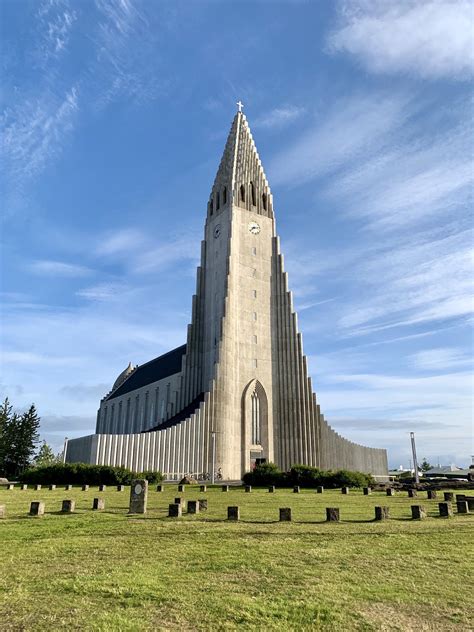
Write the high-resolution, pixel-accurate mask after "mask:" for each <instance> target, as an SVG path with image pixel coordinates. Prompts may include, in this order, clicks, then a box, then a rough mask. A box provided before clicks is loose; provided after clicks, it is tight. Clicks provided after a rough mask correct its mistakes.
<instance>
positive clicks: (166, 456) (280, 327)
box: [68, 104, 387, 480]
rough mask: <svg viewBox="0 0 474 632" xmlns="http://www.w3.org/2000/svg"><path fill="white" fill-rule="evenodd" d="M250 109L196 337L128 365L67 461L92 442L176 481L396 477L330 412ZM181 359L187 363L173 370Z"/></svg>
mask: <svg viewBox="0 0 474 632" xmlns="http://www.w3.org/2000/svg"><path fill="white" fill-rule="evenodd" d="M240 109H241V104H239V111H238V112H237V113H236V115H235V118H234V120H233V123H232V127H231V130H230V133H229V136H228V138H227V142H226V146H225V149H224V153H223V156H222V159H221V162H220V165H219V168H218V171H217V175H216V177H215V180H214V184H213V186H212V190H211V194H210V197H209V202H208V205H207V217H206V224H205V231H204V239H203V241H202V243H201V264H200V266H199V267H198V270H197V283H196V294H195V295H194V296H193V301H192V318H191V324H190V325H189V326H188V333H187V343H186V345H185V346H184V347H179V348H178V349H176V350H174V351H171V352H169V353H168V354H165V355H164V356H161V357H160V358H157V359H156V360H153V361H151V362H149V363H147V364H145V365H143V366H142V367H137V368H135V369H133V368H132V367H131V366H129V367H128V368H127V369H126V371H125V372H123V373H122V374H121V375H120V376H119V378H118V379H117V380H116V383H115V384H114V387H113V389H112V391H111V393H109V394H107V395H106V397H104V399H103V400H102V402H101V407H100V409H99V413H98V422H97V430H96V434H95V435H92V436H91V437H84V438H83V439H78V440H75V442H76V444H75V445H74V443H75V442H74V441H71V442H69V448H70V449H69V448H68V460H80V458H79V457H80V456H82V458H83V455H82V451H83V449H85V451H86V452H90V454H91V457H90V462H95V463H104V464H110V465H113V464H117V465H120V464H123V465H127V466H128V467H131V468H132V469H134V470H137V471H138V470H140V469H141V470H144V469H159V470H161V471H162V472H164V473H165V474H166V476H167V477H168V478H180V477H181V476H182V475H184V474H187V473H194V474H196V475H199V474H200V473H203V472H210V471H211V470H212V468H213V466H214V465H215V469H216V470H220V471H221V472H222V475H223V477H224V478H225V479H227V480H238V479H240V478H241V477H242V475H243V474H244V472H246V471H249V470H250V469H251V468H252V467H253V465H254V464H255V463H258V462H264V461H267V462H268V461H271V462H274V463H276V464H277V465H279V466H280V467H281V468H282V469H288V468H289V467H291V465H294V464H297V463H298V464H307V465H313V466H317V467H321V468H325V469H329V468H347V469H351V470H359V471H364V472H370V473H372V474H373V475H378V476H386V475H387V455H386V451H385V450H380V449H374V448H366V447H363V446H359V445H357V444H354V443H352V442H350V441H348V440H346V439H344V438H343V437H341V436H339V435H338V434H337V433H336V432H335V431H334V430H333V429H332V428H331V427H330V426H329V425H328V424H327V422H326V421H325V419H324V416H323V415H322V414H321V412H320V408H319V405H318V404H317V401H316V395H315V394H314V392H313V388H312V383H311V378H310V376H309V374H308V367H307V360H306V357H305V355H304V353H303V342H302V336H301V333H300V332H299V330H298V321H297V315H296V313H295V311H294V309H293V301H292V295H291V292H290V291H289V288H288V278H287V274H286V272H285V270H284V263H283V255H282V254H281V252H280V243H279V238H278V237H277V233H276V226H275V216H274V208H273V198H272V194H271V191H270V187H269V184H268V181H267V178H266V176H265V173H264V170H263V167H262V163H261V161H260V158H259V155H258V153H257V149H256V147H255V143H254V140H253V137H252V134H251V132H250V128H249V125H248V122H247V119H246V117H245V116H244V114H243V113H242V112H241V111H240ZM179 359H181V360H180V362H181V366H180V370H178V368H169V367H170V366H171V365H172V364H173V363H174V366H176V362H177V361H179ZM140 376H141V377H140ZM117 384H118V386H117ZM171 388H172V389H173V393H172V394H171V393H170V389H171ZM165 390H166V400H164V399H163V397H164V395H163V393H164V392H165ZM132 393H133V396H131V394H132ZM150 393H151V395H150ZM153 393H154V398H155V400H156V405H155V406H154V407H153V405H151V406H150V405H149V402H150V399H151V398H153ZM160 393H161V397H162V399H161V400H160ZM140 398H141V399H140ZM141 400H143V401H142V403H141V404H140V401H141ZM171 400H173V401H171ZM160 402H161V411H163V410H165V411H167V412H166V413H165V414H164V415H163V412H162V414H161V416H160V414H158V411H159V410H160ZM165 402H166V405H165ZM170 406H171V408H170ZM117 411H120V412H119V413H117ZM123 411H126V413H124V412H123ZM119 417H120V420H119ZM84 440H88V443H87V445H86V444H80V443H77V442H80V441H84ZM71 444H72V447H71Z"/></svg>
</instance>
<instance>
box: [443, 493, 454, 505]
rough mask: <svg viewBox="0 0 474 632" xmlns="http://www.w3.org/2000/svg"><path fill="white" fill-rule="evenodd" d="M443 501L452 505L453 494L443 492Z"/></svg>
mask: <svg viewBox="0 0 474 632" xmlns="http://www.w3.org/2000/svg"><path fill="white" fill-rule="evenodd" d="M444 500H445V501H446V502H447V503H452V502H453V500H454V494H453V492H444Z"/></svg>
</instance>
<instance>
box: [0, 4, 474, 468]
mask: <svg viewBox="0 0 474 632" xmlns="http://www.w3.org/2000/svg"><path fill="white" fill-rule="evenodd" d="M0 10H1V39H2V60H3V62H2V87H3V90H2V94H1V100H2V108H1V109H2V127H3V142H2V154H3V155H2V163H3V169H2V173H3V175H2V184H1V199H2V216H3V223H2V287H1V290H2V304H3V309H2V348H3V352H2V367H3V368H2V383H1V391H2V393H1V395H2V397H3V396H4V395H8V396H9V397H10V399H11V400H12V401H13V402H14V404H15V405H16V406H17V407H18V408H21V407H24V406H27V405H28V404H29V403H31V402H32V401H34V402H35V403H36V405H37V407H38V409H39V412H40V414H41V416H42V434H43V436H44V438H46V439H47V440H48V441H49V442H50V443H52V444H53V445H54V446H55V447H56V448H59V447H60V446H61V444H62V441H63V438H64V436H65V435H67V436H69V437H75V436H81V435H83V434H89V433H90V432H92V431H93V430H94V426H95V414H96V409H97V406H98V403H99V399H100V397H101V396H102V395H103V394H104V393H105V392H106V391H108V390H109V388H110V386H111V384H112V383H113V381H114V380H115V378H116V376H117V375H118V373H119V372H120V371H121V370H122V369H123V368H124V367H125V366H126V365H127V364H128V362H129V361H132V362H133V363H134V364H141V363H143V362H145V361H147V360H149V359H151V358H153V357H156V356H157V355H159V354H161V353H163V352H165V351H167V350H169V349H170V348H173V347H175V346H177V345H179V344H181V343H183V342H184V341H185V333H186V325H187V323H188V322H189V319H190V306H191V295H192V293H193V291H194V288H195V267H196V265H197V262H198V256H199V248H200V245H199V244H200V239H201V237H202V233H203V224H204V219H205V211H206V203H207V199H208V195H209V191H210V188H211V185H212V181H213V178H214V175H215V172H216V169H217V166H218V163H219V160H220V157H221V153H222V150H223V146H224V142H225V139H226V136H227V133H228V130H229V127H230V124H231V121H232V118H233V115H234V112H235V109H236V107H235V102H236V101H237V100H238V99H241V100H242V101H243V102H244V103H245V113H246V115H247V118H248V120H249V123H250V126H251V128H252V132H253V135H254V138H255V140H256V143H257V147H258V149H259V153H260V156H261V158H262V161H263V165H264V168H265V170H266V173H267V176H268V179H269V181H270V185H271V186H272V191H273V195H274V203H275V209H276V215H277V226H278V232H279V234H280V235H281V239H282V247H283V251H284V253H285V261H286V267H287V269H288V271H289V275H290V285H291V287H292V289H293V291H294V295H295V306H296V308H297V310H298V312H299V324H300V328H301V330H302V332H303V335H304V345H305V352H306V354H307V355H308V357H309V362H310V368H311V372H312V375H313V379H314V384H315V388H316V392H317V394H318V398H319V401H320V403H321V406H322V409H323V410H324V412H325V414H326V418H327V419H328V420H329V421H330V423H331V424H332V425H333V426H334V428H335V429H336V430H338V431H339V432H341V433H342V434H344V435H345V436H347V437H349V438H350V439H352V440H354V441H358V442H361V443H365V444H367V445H371V446H379V447H387V448H388V450H389V461H390V464H391V465H392V466H398V465H400V464H402V463H403V464H404V465H408V462H409V458H410V446H409V434H408V433H409V432H410V431H411V430H413V431H415V432H416V436H417V446H418V452H419V456H421V457H425V456H426V457H427V458H428V459H429V460H430V461H433V462H438V460H439V461H441V463H450V462H454V463H457V464H460V465H466V464H468V463H470V455H471V454H473V453H474V448H473V446H472V413H471V409H472V378H471V374H472V373H471V371H472V350H473V349H472V329H471V322H472V321H471V314H472V300H471V296H472V258H471V257H472V255H471V252H472V215H471V213H472V202H473V196H472V190H473V169H472V167H473V155H472V140H471V138H472V136H471V135H472V110H471V99H472V73H473V50H472V42H471V37H472V27H473V17H472V5H471V4H470V2H468V1H465V2H464V1H458V2H441V1H440V2H422V1H417V2H405V1H404V0H400V1H398V2H396V3H393V2H376V1H372V0H370V1H367V2H365V1H362V0H361V1H358V2H336V1H335V2H298V1H288V2H284V1H281V2H270V1H267V2H265V1H261V2H217V1H215V2H201V1H194V2H191V1H188V2H180V1H176V0H174V1H173V2H166V1H160V2H151V1H150V0H148V1H147V2H141V1H140V0H114V1H112V0H95V1H94V0H82V1H80V2H78V1H74V0H49V1H44V2H39V1H36V0H35V1H30V2H28V1H26V0H23V1H22V2H13V1H12V0H10V1H8V0H7V1H5V0H4V2H2V4H1V9H0ZM420 25H422V28H420Z"/></svg>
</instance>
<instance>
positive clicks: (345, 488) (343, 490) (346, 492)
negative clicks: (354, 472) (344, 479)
mask: <svg viewBox="0 0 474 632" xmlns="http://www.w3.org/2000/svg"><path fill="white" fill-rule="evenodd" d="M341 493H343V494H346V495H347V494H348V493H349V488H348V487H343V488H342V489H341Z"/></svg>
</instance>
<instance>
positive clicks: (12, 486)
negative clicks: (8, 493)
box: [7, 483, 15, 490]
mask: <svg viewBox="0 0 474 632" xmlns="http://www.w3.org/2000/svg"><path fill="white" fill-rule="evenodd" d="M7 489H8V490H11V489H15V485H12V483H9V484H8V485H7Z"/></svg>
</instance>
